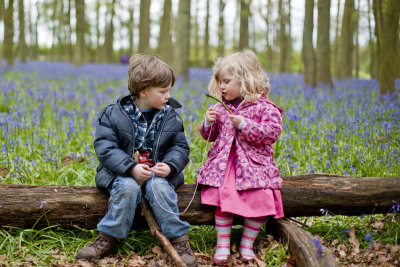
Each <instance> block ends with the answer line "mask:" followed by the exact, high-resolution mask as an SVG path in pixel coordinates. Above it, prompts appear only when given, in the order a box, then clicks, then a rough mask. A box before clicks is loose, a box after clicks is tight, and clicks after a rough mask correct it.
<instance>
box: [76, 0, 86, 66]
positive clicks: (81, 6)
mask: <svg viewBox="0 0 400 267" xmlns="http://www.w3.org/2000/svg"><path fill="white" fill-rule="evenodd" d="M75 16H76V27H75V28H76V30H75V32H76V47H75V60H74V62H75V65H78V66H79V65H82V64H83V63H84V60H85V28H86V22H85V21H86V19H85V0H75Z"/></svg>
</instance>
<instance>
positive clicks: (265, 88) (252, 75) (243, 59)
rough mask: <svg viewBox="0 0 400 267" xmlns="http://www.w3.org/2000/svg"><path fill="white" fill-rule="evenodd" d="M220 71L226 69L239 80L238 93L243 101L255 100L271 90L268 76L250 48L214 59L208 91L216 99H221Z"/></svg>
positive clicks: (266, 94)
mask: <svg viewBox="0 0 400 267" xmlns="http://www.w3.org/2000/svg"><path fill="white" fill-rule="evenodd" d="M222 71H228V72H229V73H230V74H232V75H233V76H234V77H235V78H236V79H238V80H239V81H240V83H241V88H240V95H241V97H242V98H243V100H244V101H245V102H253V101H256V100H257V99H258V96H259V95H260V94H261V95H264V96H268V93H269V92H270V91H271V87H270V84H269V79H268V76H267V74H266V73H265V71H264V70H263V68H262V66H261V63H260V61H259V60H258V58H257V56H256V54H255V53H254V52H253V51H251V50H248V49H246V50H243V51H239V52H236V53H233V54H231V55H229V56H226V57H220V58H218V59H217V60H216V62H215V65H214V67H213V78H212V79H211V81H210V84H209V85H208V91H209V92H210V94H211V95H213V96H215V97H217V98H218V99H221V92H220V91H219V83H220V80H219V75H220V73H221V72H222Z"/></svg>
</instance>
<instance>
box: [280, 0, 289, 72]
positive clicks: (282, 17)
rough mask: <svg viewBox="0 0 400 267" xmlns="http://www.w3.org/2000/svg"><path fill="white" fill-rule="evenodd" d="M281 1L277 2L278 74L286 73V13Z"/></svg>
mask: <svg viewBox="0 0 400 267" xmlns="http://www.w3.org/2000/svg"><path fill="white" fill-rule="evenodd" d="M283 1H284V0H279V2H278V14H279V51H280V52H279V72H280V73H285V72H286V65H285V64H286V57H287V45H286V41H287V40H286V38H287V36H286V19H285V17H286V13H285V10H284V7H283Z"/></svg>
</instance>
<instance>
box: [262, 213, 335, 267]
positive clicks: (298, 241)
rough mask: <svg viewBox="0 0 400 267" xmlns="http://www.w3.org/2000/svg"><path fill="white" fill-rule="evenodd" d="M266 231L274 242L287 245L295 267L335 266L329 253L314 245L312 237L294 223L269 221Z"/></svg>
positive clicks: (314, 241) (326, 249) (322, 247)
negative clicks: (267, 230)
mask: <svg viewBox="0 0 400 267" xmlns="http://www.w3.org/2000/svg"><path fill="white" fill-rule="evenodd" d="M267 229H269V230H270V231H271V232H272V234H273V235H274V237H275V239H276V240H280V241H283V242H284V243H287V244H288V247H289V251H290V254H291V257H293V258H294V260H295V262H296V266H297V267H309V266H324V267H335V266H337V263H336V260H335V257H334V256H333V254H332V253H331V251H330V250H329V249H328V248H326V247H324V246H322V244H320V243H316V242H319V241H316V240H318V239H316V238H315V237H314V236H312V235H311V234H310V233H309V232H307V231H305V230H303V229H301V228H300V227H298V226H297V225H296V224H294V223H290V222H289V221H286V219H280V220H271V221H269V222H268V225H267Z"/></svg>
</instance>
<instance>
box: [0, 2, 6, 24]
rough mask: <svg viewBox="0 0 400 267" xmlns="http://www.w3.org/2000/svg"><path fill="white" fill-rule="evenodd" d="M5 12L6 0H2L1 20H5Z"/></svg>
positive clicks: (0, 4)
mask: <svg viewBox="0 0 400 267" xmlns="http://www.w3.org/2000/svg"><path fill="white" fill-rule="evenodd" d="M4 12H5V7H4V0H0V21H2V20H4Z"/></svg>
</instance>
